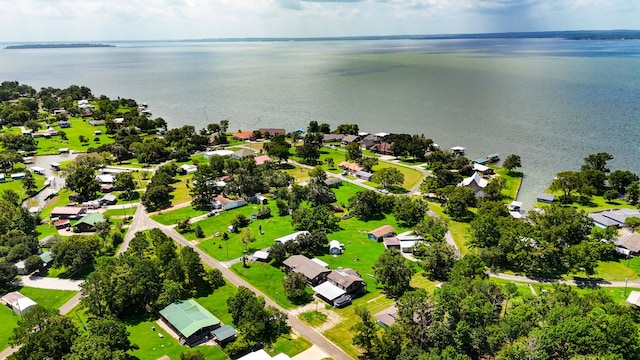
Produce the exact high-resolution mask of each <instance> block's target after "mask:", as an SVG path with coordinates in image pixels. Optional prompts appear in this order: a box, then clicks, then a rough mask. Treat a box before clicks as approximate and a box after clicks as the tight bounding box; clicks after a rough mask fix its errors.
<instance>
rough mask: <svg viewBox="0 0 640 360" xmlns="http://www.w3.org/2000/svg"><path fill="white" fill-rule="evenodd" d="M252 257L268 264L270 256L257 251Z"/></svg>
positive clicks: (265, 252)
mask: <svg viewBox="0 0 640 360" xmlns="http://www.w3.org/2000/svg"><path fill="white" fill-rule="evenodd" d="M252 257H253V258H254V259H256V260H259V261H264V262H268V261H269V258H270V257H271V255H269V252H268V251H262V250H258V251H256V252H254V253H253V255H252Z"/></svg>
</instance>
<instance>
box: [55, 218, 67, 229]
mask: <svg viewBox="0 0 640 360" xmlns="http://www.w3.org/2000/svg"><path fill="white" fill-rule="evenodd" d="M53 226H54V227H55V228H56V229H58V230H60V229H64V228H68V227H70V226H71V221H70V220H69V219H63V220H58V221H54V222H53Z"/></svg>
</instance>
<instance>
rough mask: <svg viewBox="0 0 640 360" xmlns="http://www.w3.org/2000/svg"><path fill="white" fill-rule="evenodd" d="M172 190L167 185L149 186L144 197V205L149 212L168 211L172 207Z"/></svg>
mask: <svg viewBox="0 0 640 360" xmlns="http://www.w3.org/2000/svg"><path fill="white" fill-rule="evenodd" d="M170 193H171V188H170V187H168V186H165V185H159V186H149V187H147V190H146V191H145V193H144V195H142V205H144V207H145V208H146V209H147V211H156V210H161V209H166V208H168V207H169V206H171V198H170Z"/></svg>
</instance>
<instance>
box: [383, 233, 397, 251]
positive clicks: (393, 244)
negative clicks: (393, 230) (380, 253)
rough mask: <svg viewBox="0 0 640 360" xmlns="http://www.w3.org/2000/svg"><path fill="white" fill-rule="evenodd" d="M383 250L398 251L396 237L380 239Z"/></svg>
mask: <svg viewBox="0 0 640 360" xmlns="http://www.w3.org/2000/svg"><path fill="white" fill-rule="evenodd" d="M382 243H383V244H384V248H385V249H396V250H398V251H400V240H399V239H398V237H397V236H390V237H386V238H384V239H382Z"/></svg>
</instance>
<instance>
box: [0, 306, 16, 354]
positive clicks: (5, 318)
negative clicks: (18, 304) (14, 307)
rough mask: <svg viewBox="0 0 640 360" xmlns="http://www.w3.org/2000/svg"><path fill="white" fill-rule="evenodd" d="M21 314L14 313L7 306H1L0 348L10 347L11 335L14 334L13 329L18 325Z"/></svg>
mask: <svg viewBox="0 0 640 360" xmlns="http://www.w3.org/2000/svg"><path fill="white" fill-rule="evenodd" d="M18 320H20V315H17V314H14V313H13V312H12V311H11V309H9V308H8V307H6V306H4V305H3V306H0V324H2V326H0V350H4V349H6V348H7V347H9V337H11V335H13V329H14V328H15V327H16V326H18Z"/></svg>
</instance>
